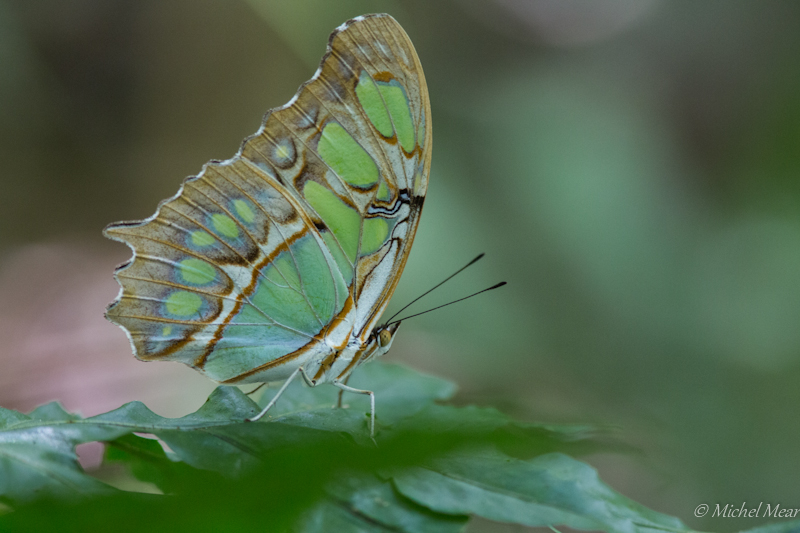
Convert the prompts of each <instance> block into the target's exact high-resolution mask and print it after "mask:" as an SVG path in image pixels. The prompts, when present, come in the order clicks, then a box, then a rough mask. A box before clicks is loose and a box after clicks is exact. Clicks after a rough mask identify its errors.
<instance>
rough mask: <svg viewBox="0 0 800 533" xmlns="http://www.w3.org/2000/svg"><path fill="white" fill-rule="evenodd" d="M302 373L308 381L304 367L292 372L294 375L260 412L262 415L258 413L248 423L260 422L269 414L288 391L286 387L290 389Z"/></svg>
mask: <svg viewBox="0 0 800 533" xmlns="http://www.w3.org/2000/svg"><path fill="white" fill-rule="evenodd" d="M301 372H302V374H303V378H304V379H308V377H307V376H306V372H305V370H303V367H302V366H300V367H297V370H295V371H294V372H292V375H291V376H289V377H288V378H287V379H286V381H285V382H284V383H283V386H282V387H281V388H280V389H278V392H277V393H276V394H275V396H273V397H272V399H271V400H270V401H269V403H268V404H267V406H266V407H265V408H264V409H262V410H261V412H260V413H258V414H257V415H256V416H254V417H253V418H247V419H246V421H247V422H256V421H258V420H259V419H261V417H262V416H264V415H265V414H267V411H269V410H270V409H272V406H273V405H275V402H277V401H278V398H280V397H281V394H283V391H285V390H286V387H288V386H289V384H290V383H291V382H292V381H294V378H296V377H297V374H300V373H301Z"/></svg>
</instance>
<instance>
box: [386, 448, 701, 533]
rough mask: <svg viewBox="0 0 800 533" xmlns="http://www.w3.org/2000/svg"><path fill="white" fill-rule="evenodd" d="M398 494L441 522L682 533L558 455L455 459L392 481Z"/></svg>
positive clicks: (676, 523)
mask: <svg viewBox="0 0 800 533" xmlns="http://www.w3.org/2000/svg"><path fill="white" fill-rule="evenodd" d="M394 483H395V486H396V487H397V489H398V491H399V492H400V493H401V494H403V495H404V496H406V497H408V498H410V499H411V500H414V501H416V502H417V503H419V504H421V505H425V506H427V507H428V508H430V509H432V510H434V511H437V512H440V513H447V514H473V515H477V516H482V517H484V518H488V519H490V520H495V521H498V522H512V523H517V524H523V525H526V526H534V527H545V526H550V525H554V526H558V525H564V526H568V527H571V528H575V529H589V530H601V531H614V532H629V531H630V532H639V531H652V528H650V527H647V526H648V525H650V526H658V527H660V528H668V529H670V530H686V527H685V526H684V525H683V524H682V523H681V522H680V520H678V519H676V518H672V517H668V516H666V515H662V514H660V513H656V512H655V511H651V510H649V509H647V508H645V507H643V506H641V505H639V504H637V503H635V502H633V501H632V500H630V499H628V498H626V497H624V496H622V495H620V494H619V493H617V492H614V491H613V490H612V489H611V488H609V487H608V486H607V485H605V484H604V483H603V482H601V481H600V479H599V478H598V476H597V472H596V471H595V470H594V469H593V468H591V467H590V466H588V465H586V464H584V463H581V462H579V461H576V460H574V459H572V458H570V457H568V456H566V455H563V454H557V453H553V454H547V455H542V456H539V457H537V458H535V459H531V460H528V461H523V460H519V459H514V458H511V457H508V456H505V455H503V454H501V453H498V452H496V451H486V450H484V451H482V452H475V451H472V452H468V453H457V454H453V455H451V456H448V457H445V458H441V459H437V460H435V461H433V462H432V463H431V464H430V465H428V466H425V467H412V468H410V469H406V470H405V471H403V472H401V473H399V474H398V475H396V476H395V477H394Z"/></svg>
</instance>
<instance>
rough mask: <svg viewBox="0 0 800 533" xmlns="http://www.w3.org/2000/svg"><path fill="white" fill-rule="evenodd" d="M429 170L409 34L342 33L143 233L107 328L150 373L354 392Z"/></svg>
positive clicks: (389, 30)
mask: <svg viewBox="0 0 800 533" xmlns="http://www.w3.org/2000/svg"><path fill="white" fill-rule="evenodd" d="M430 163H431V109H430V100H429V97H428V89H427V86H426V84H425V76H424V74H423V72H422V66H421V65H420V62H419V58H418V57H417V53H416V51H415V50H414V46H413V45H412V44H411V40H410V39H409V38H408V35H406V33H405V31H403V28H402V27H401V26H400V24H398V22H397V21H395V20H394V19H393V18H392V17H391V16H389V15H385V14H377V15H366V16H361V17H357V18H354V19H351V20H349V21H347V22H345V23H344V24H342V25H341V26H339V27H338V28H337V29H336V30H335V31H334V32H333V33H332V34H331V36H330V39H329V42H328V48H327V51H326V53H325V55H324V56H323V58H322V61H321V63H320V66H319V68H318V69H317V72H316V73H315V74H314V76H313V77H312V78H311V79H310V80H309V81H307V82H306V83H304V84H303V85H301V86H300V88H299V89H298V92H297V94H295V96H294V97H293V98H292V99H291V100H290V101H289V102H288V103H287V104H286V105H284V106H282V107H279V108H275V109H272V110H270V111H269V112H267V114H266V115H265V117H264V120H263V123H262V125H261V127H260V128H259V130H258V131H257V132H256V133H255V134H254V135H253V136H251V137H248V138H247V139H245V140H244V142H243V143H242V146H241V148H240V149H239V152H238V153H237V154H236V155H235V156H234V157H233V158H231V159H228V160H227V161H211V162H209V163H207V164H206V165H205V166H204V167H203V169H202V171H201V172H200V173H199V174H198V175H197V176H194V177H189V178H187V179H186V180H184V182H183V184H182V186H181V188H180V190H179V191H178V193H177V194H176V195H175V196H173V197H172V198H169V199H167V200H164V201H163V202H161V203H160V204H159V206H158V209H157V211H156V213H155V214H154V215H153V216H151V217H149V218H147V219H145V220H141V221H134V222H119V223H115V224H112V225H109V226H108V227H107V228H106V229H105V231H104V234H105V235H106V236H107V237H109V238H111V239H113V240H116V241H120V242H123V243H125V244H127V245H128V246H129V247H130V248H131V250H132V251H133V257H131V259H130V260H128V261H127V262H126V263H123V264H122V265H120V266H119V267H118V268H117V270H116V272H115V278H116V279H117V281H118V282H119V284H120V286H121V290H120V293H119V295H118V297H117V299H116V300H115V301H114V302H113V303H112V304H111V305H110V306H109V307H108V309H107V311H106V317H107V318H108V319H109V320H110V321H111V322H113V323H114V324H117V325H118V326H120V327H121V328H122V329H123V330H124V331H125V333H126V334H127V336H128V338H129V339H130V342H131V346H132V348H133V353H134V355H135V356H136V357H137V358H139V359H141V360H144V361H179V362H181V363H184V364H186V365H188V366H190V367H192V368H194V369H195V370H198V371H199V372H202V373H203V374H205V375H206V376H208V377H209V378H211V379H212V380H215V381H217V382H220V383H224V384H243V383H263V382H272V381H279V380H285V383H284V385H283V387H282V388H281V389H280V390H279V391H278V394H276V395H275V397H274V398H273V400H272V402H271V403H270V404H269V405H268V406H267V407H266V408H265V409H264V410H263V411H262V412H261V413H260V414H259V415H258V416H257V417H254V418H253V419H251V420H256V419H258V418H260V417H261V416H263V415H264V414H265V413H266V411H267V410H268V409H269V408H270V407H271V406H272V405H273V404H274V402H275V401H276V400H277V399H278V397H279V396H280V393H282V392H283V390H285V388H286V387H287V386H288V384H289V383H290V382H291V381H292V380H293V379H295V378H296V377H297V376H298V374H299V375H301V376H302V377H303V379H304V380H305V381H306V383H307V384H308V385H311V386H316V385H319V384H322V383H331V384H333V385H335V386H337V387H339V388H340V389H342V390H346V391H350V392H355V393H361V394H368V395H369V396H370V399H371V403H372V413H371V419H370V435H374V432H375V397H374V394H373V393H372V392H371V391H365V390H360V389H354V388H352V387H349V386H347V383H346V382H347V378H348V376H349V375H350V373H351V372H352V371H353V370H354V369H355V368H356V367H358V366H359V365H361V364H363V363H365V362H367V361H370V360H371V359H374V358H376V357H379V356H381V355H383V354H384V353H386V352H387V351H388V350H389V348H390V347H391V345H392V341H393V339H394V335H395V333H396V331H397V329H398V327H399V325H400V323H399V322H395V323H392V324H384V325H382V326H378V325H377V324H378V322H379V320H380V317H381V315H382V313H383V311H384V309H385V308H386V306H387V304H388V303H389V299H390V298H391V296H392V293H393V292H394V290H395V287H396V286H397V283H398V281H399V279H400V275H401V273H402V271H403V268H404V266H405V264H406V260H407V259H408V254H409V251H410V250H411V244H412V242H413V240H414V234H415V233H416V230H417V225H418V224H419V218H420V213H421V211H422V205H423V202H424V200H425V193H426V191H427V188H428V175H429V170H430Z"/></svg>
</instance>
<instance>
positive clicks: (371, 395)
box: [333, 381, 375, 442]
mask: <svg viewBox="0 0 800 533" xmlns="http://www.w3.org/2000/svg"><path fill="white" fill-rule="evenodd" d="M333 384H334V385H336V386H337V387H339V388H340V389H342V390H343V391H347V392H355V393H356V394H369V402H370V419H369V438H371V439H372V441H373V442H375V393H374V392H372V391H371V390H361V389H354V388H353V387H348V386H347V385H345V384H344V383H341V382H339V381H334V382H333Z"/></svg>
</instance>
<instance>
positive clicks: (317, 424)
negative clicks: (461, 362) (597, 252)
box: [0, 363, 798, 533]
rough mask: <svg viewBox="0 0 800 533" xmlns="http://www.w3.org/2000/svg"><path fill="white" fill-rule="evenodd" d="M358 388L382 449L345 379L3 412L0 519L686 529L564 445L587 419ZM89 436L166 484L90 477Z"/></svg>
mask: <svg viewBox="0 0 800 533" xmlns="http://www.w3.org/2000/svg"><path fill="white" fill-rule="evenodd" d="M351 385H353V386H354V387H359V388H365V389H371V390H374V391H375V392H376V396H377V398H378V401H377V409H378V413H379V417H378V429H379V432H378V434H377V442H378V447H376V446H375V445H374V444H373V443H372V441H371V440H370V439H369V436H368V413H369V402H368V399H367V398H365V397H363V396H360V395H346V396H345V404H349V405H350V407H349V408H345V409H336V408H334V407H333V406H334V405H335V403H336V400H337V392H338V391H337V390H336V389H334V388H333V387H317V388H313V389H311V388H308V387H305V386H303V385H302V384H300V383H299V382H298V383H295V384H293V385H292V386H291V387H289V388H288V389H287V391H286V392H285V395H284V396H283V397H282V398H281V399H280V400H279V402H278V404H277V405H276V406H275V407H276V408H275V411H274V412H272V413H270V414H271V417H265V419H262V421H260V422H257V423H251V422H246V418H247V417H250V416H252V415H254V414H255V413H257V412H258V410H259V406H258V405H257V404H256V403H255V402H253V401H252V400H251V399H250V398H249V397H248V396H247V395H245V394H243V393H242V392H241V391H239V390H238V389H237V388H233V387H219V388H217V389H216V390H215V391H214V392H213V393H212V394H211V395H210V396H209V398H208V401H207V402H206V403H205V404H204V405H203V406H202V407H201V408H200V409H199V410H198V411H197V412H195V413H192V414H190V415H188V416H185V417H183V418H177V419H168V418H163V417H160V416H158V415H156V414H155V413H153V412H152V411H150V410H149V409H148V408H147V407H145V406H144V405H143V404H141V403H139V402H132V403H129V404H126V405H124V406H122V407H120V408H119V409H116V410H114V411H111V412H108V413H104V414H102V415H99V416H95V417H91V418H86V419H84V418H81V417H79V416H77V415H74V414H71V413H68V412H66V411H64V410H63V409H62V408H61V407H60V406H59V405H57V404H48V405H45V406H42V407H40V408H38V409H36V410H35V411H33V412H32V413H30V414H29V415H23V414H21V413H17V412H15V411H10V410H3V409H0V498H2V499H3V500H4V501H6V502H10V503H11V505H12V507H13V508H14V510H13V512H10V513H7V514H6V515H3V516H0V530H20V529H29V530H30V529H33V530H54V529H58V530H60V531H92V530H98V529H103V528H107V527H108V524H118V525H119V527H120V528H123V529H125V528H127V529H128V530H143V529H147V530H148V531H150V532H151V533H155V532H157V531H165V532H166V531H169V532H170V533H177V532H179V531H191V532H192V533H197V532H200V531H220V530H249V529H253V528H254V527H258V528H259V529H260V530H264V531H287V530H292V531H296V532H301V533H302V532H316V531H320V532H321V531H342V532H350V531H352V532H356V531H374V532H389V531H392V532H398V531H400V532H409V533H411V532H414V533H417V532H419V533H455V532H457V531H461V530H462V529H463V526H464V525H465V523H466V521H467V520H468V518H469V517H470V516H481V517H484V518H487V519H490V520H495V521H500V522H510V523H517V524H523V525H527V526H549V525H552V526H562V525H563V526H567V527H571V528H575V529H592V530H602V531H609V532H611V531H613V532H628V531H630V532H638V531H654V530H666V531H688V530H687V529H686V527H685V526H684V525H683V524H682V523H681V522H680V521H679V520H678V519H676V518H671V517H668V516H665V515H662V514H659V513H656V512H654V511H651V510H649V509H646V508H644V507H642V506H641V505H639V504H637V503H635V502H633V501H631V500H630V499H628V498H626V497H624V496H622V495H620V494H618V493H617V492H615V491H613V490H612V489H611V488H609V487H608V486H607V485H605V484H604V483H603V482H602V481H600V480H599V479H598V476H597V473H596V472H595V470H594V469H592V468H591V467H589V466H588V465H586V464H584V463H581V462H579V461H577V460H575V459H572V458H571V457H569V456H567V455H564V453H553V452H573V453H579V452H581V451H584V450H587V449H592V446H594V447H595V449H596V448H597V447H598V446H600V447H603V443H602V442H598V441H597V439H596V436H595V434H594V432H593V429H592V428H589V427H586V426H563V427H562V426H552V425H542V424H528V423H519V422H516V421H514V420H512V419H510V418H509V417H507V416H506V415H504V414H502V413H500V412H498V411H497V410H495V409H492V408H485V407H474V406H469V407H455V406H452V405H440V404H437V403H436V402H440V401H444V400H447V399H449V398H451V397H452V395H453V393H454V392H455V387H454V385H452V384H451V383H449V382H446V381H443V380H440V379H438V378H433V377H430V376H425V375H422V374H417V373H415V372H413V371H412V370H409V369H407V368H404V367H400V366H397V365H386V364H380V363H373V364H371V365H368V366H366V367H364V371H363V372H359V373H357V374H356V375H355V376H354V377H353V380H352V383H351ZM271 393H274V391H268V393H267V394H264V398H262V402H264V401H268V400H269V398H270V397H271V396H272V394H271ZM134 433H139V434H150V435H153V436H155V437H156V438H157V439H158V440H155V439H148V438H142V437H140V436H136V435H134ZM91 441H100V442H104V443H106V465H116V466H117V467H119V466H123V467H124V468H126V469H127V470H128V471H129V472H130V473H131V474H133V475H134V476H135V477H136V478H137V479H139V480H141V481H145V482H147V483H152V484H155V485H156V486H157V487H159V488H160V489H161V490H162V491H163V492H164V493H165V495H150V494H147V495H146V494H136V493H130V492H125V491H122V490H117V489H114V488H112V487H110V486H108V485H106V484H104V483H102V482H101V481H99V480H98V479H95V478H94V477H92V476H90V475H88V474H87V473H86V472H84V471H83V470H82V469H81V467H80V465H79V464H78V462H77V457H76V455H75V446H76V445H77V444H80V443H83V442H91ZM162 443H163V446H162ZM165 447H166V449H167V451H165ZM78 497H80V498H78ZM797 525H798V524H797V523H795V524H793V525H792V524H791V523H787V524H776V525H774V526H768V527H765V528H760V529H757V530H753V533H756V532H758V533H782V532H785V531H794V530H796V529H797ZM793 527H794V528H795V529H792V528H793Z"/></svg>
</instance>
